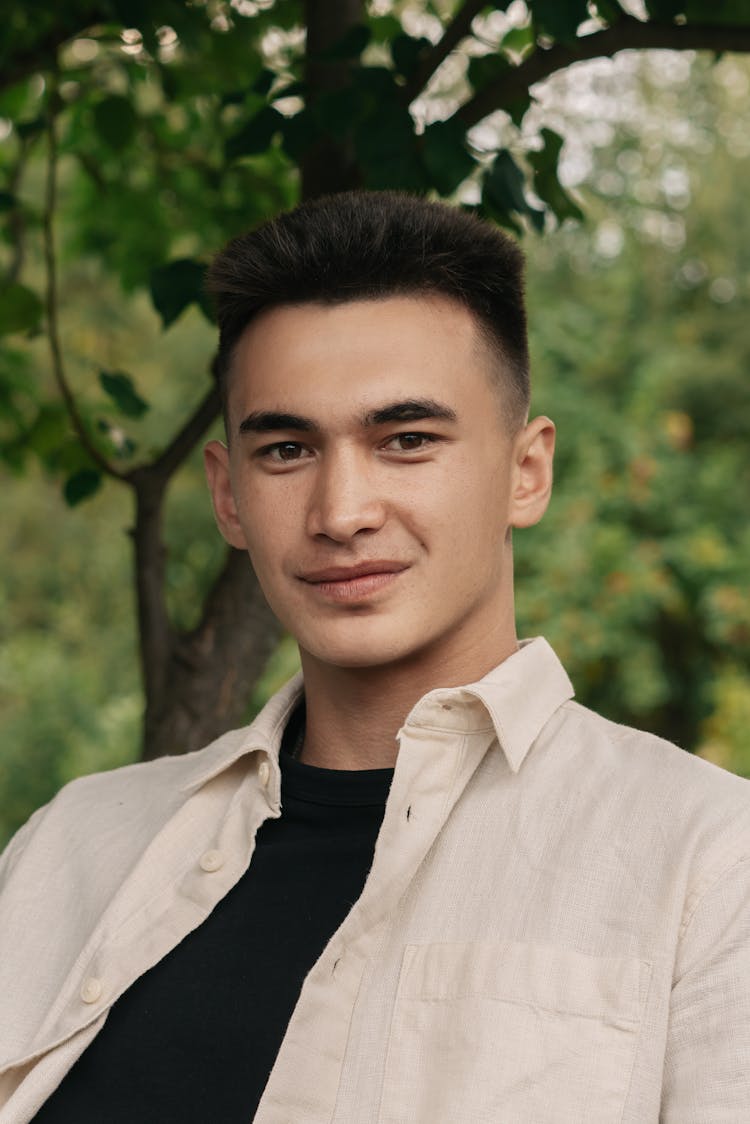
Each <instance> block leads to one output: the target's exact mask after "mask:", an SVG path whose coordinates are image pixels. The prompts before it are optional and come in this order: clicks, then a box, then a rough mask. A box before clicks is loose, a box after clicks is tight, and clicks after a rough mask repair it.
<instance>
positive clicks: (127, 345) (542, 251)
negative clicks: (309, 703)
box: [0, 52, 750, 845]
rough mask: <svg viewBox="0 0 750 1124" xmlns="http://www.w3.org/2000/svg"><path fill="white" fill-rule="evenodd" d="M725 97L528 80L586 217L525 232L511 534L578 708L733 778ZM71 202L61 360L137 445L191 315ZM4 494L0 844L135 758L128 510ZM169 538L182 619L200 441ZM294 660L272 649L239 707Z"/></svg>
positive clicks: (48, 474) (192, 612)
mask: <svg viewBox="0 0 750 1124" xmlns="http://www.w3.org/2000/svg"><path fill="white" fill-rule="evenodd" d="M749 91H750V65H748V63H747V62H746V61H745V60H744V59H742V58H740V57H739V56H724V57H723V58H720V59H719V60H718V61H716V62H708V61H706V60H705V59H703V58H699V57H694V56H692V55H681V56H680V57H679V58H678V57H677V56H674V55H666V54H665V53H661V52H659V53H652V54H649V55H641V56H635V55H628V56H625V57H623V58H621V59H619V60H618V61H617V63H610V62H603V63H592V64H588V65H587V66H586V67H579V68H576V70H575V72H572V73H571V74H566V75H562V76H560V77H559V79H553V80H552V81H551V82H550V83H548V84H547V85H546V86H545V88H544V90H543V91H542V92H541V93H540V97H539V100H540V108H539V113H540V114H542V115H543V116H544V120H545V121H546V122H549V121H550V120H552V122H553V125H554V127H555V128H557V129H558V131H559V132H560V133H561V134H562V135H563V136H565V138H566V146H565V149H564V152H563V159H562V163H561V172H560V174H561V180H563V182H565V184H566V186H567V187H568V188H569V190H571V191H572V192H573V193H574V194H575V195H576V197H577V198H578V199H579V200H580V202H581V205H582V209H583V211H584V213H585V220H584V221H583V222H581V223H573V222H566V223H563V225H562V226H560V227H558V228H557V229H556V230H552V231H550V232H548V233H546V234H544V235H543V236H541V235H538V234H535V233H533V232H527V233H526V235H525V237H524V246H525V250H526V253H527V255H528V292H529V310H530V325H531V342H532V357H533V370H534V380H535V383H534V385H535V390H534V400H533V407H534V412H544V413H547V414H549V415H550V416H551V417H552V418H553V419H555V421H556V422H557V425H558V430H559V445H558V458H557V480H556V489H555V496H554V500H553V503H552V506H551V509H550V511H549V513H548V515H547V517H546V519H545V520H544V522H543V523H542V524H541V525H540V526H539V527H538V528H534V529H532V530H530V531H527V532H524V533H523V534H519V535H517V538H516V558H517V575H518V576H517V598H518V615H519V631H520V633H521V634H522V635H532V634H537V633H544V634H545V635H546V636H547V638H548V639H549V640H550V641H551V643H552V644H553V646H554V647H555V648H556V650H557V652H558V654H559V655H560V656H561V658H562V659H563V661H564V663H565V664H566V667H567V669H568V671H569V673H570V675H571V678H572V679H573V682H574V685H575V687H576V691H577V695H578V698H579V700H580V701H582V702H584V703H586V704H587V705H591V706H593V707H595V708H596V709H598V710H599V711H601V712H602V713H604V714H605V715H607V716H609V717H612V718H614V719H615V720H618V721H623V722H628V723H631V724H636V725H639V726H642V727H644V728H647V729H650V730H654V731H656V732H657V733H659V734H662V735H663V736H665V737H668V738H670V739H672V740H674V741H676V742H678V744H680V745H682V746H683V747H684V748H686V749H688V750H691V751H693V752H697V753H700V754H702V755H703V756H705V757H707V758H708V759H710V760H712V761H714V762H716V763H718V764H720V765H722V766H724V767H726V768H729V769H732V770H734V771H736V772H738V773H742V774H745V775H750V742H749V740H748V733H747V731H748V729H750V597H749V596H748V578H749V577H750V520H749V519H748V512H749V508H750V439H749V436H748V435H749V434H750V332H749V331H748V323H750V318H749V317H748V311H749V305H750V300H749V298H750V215H749V214H748V202H747V200H748V181H749V179H750V176H749V173H750V97H748V92H749ZM532 127H534V126H533V121H532V122H531V123H530V124H529V128H532ZM39 175H41V171H40V173H39ZM68 190H69V192H70V197H69V200H68V204H67V208H68V209H67V215H66V220H65V221H66V223H67V224H68V226H67V227H66V229H65V230H64V231H63V238H62V241H63V245H64V251H63V270H64V290H63V297H62V300H63V312H64V319H63V337H64V338H63V342H64V346H65V349H66V353H67V355H68V358H69V362H70V364H71V367H72V369H73V370H74V373H75V372H76V370H77V369H78V368H80V370H84V369H85V368H86V366H87V364H88V365H89V366H90V364H91V360H92V357H95V361H96V363H97V364H99V365H101V366H104V367H109V368H111V369H113V370H114V369H118V367H122V366H126V368H127V369H137V370H138V371H139V379H140V380H141V383H143V384H147V385H148V393H149V401H150V403H151V406H152V408H151V410H150V411H149V413H148V414H146V415H145V416H144V418H143V420H142V421H139V422H138V423H137V426H136V429H137V435H138V441H139V443H140V445H141V447H142V448H145V449H148V448H149V447H151V446H154V447H157V446H158V445H159V443H160V442H161V441H162V440H163V437H164V434H163V433H162V432H161V427H162V426H163V419H164V418H170V417H173V418H176V417H179V416H181V415H183V414H184V413H185V410H186V405H187V404H189V403H192V402H194V401H195V400H196V399H197V397H198V396H199V393H200V387H201V386H202V385H203V380H205V369H206V366H207V364H208V362H209V361H210V357H211V354H212V349H213V343H214V333H213V330H212V328H211V326H210V325H209V324H208V323H207V321H206V320H205V319H204V318H203V317H202V316H201V314H200V313H199V311H198V310H197V309H196V308H194V307H193V308H192V309H191V310H189V311H188V312H187V313H186V314H185V315H183V316H182V317H181V319H180V320H179V321H178V322H177V323H176V324H175V325H173V326H172V327H171V328H170V330H169V331H168V332H166V333H165V332H162V330H161V324H160V321H159V319H158V317H157V315H156V313H155V311H154V309H153V307H152V306H151V304H150V302H149V301H148V299H147V297H146V296H145V295H144V294H143V293H138V292H136V291H134V292H131V293H128V292H125V291H123V289H122V288H120V287H119V286H118V285H117V284H116V283H115V282H114V280H113V279H112V278H111V277H109V276H107V275H105V274H103V272H102V271H101V269H100V268H99V267H98V265H97V262H96V261H95V260H94V258H93V257H92V256H91V255H90V254H89V253H88V252H87V246H86V245H85V244H82V243H81V239H80V237H79V236H78V233H77V229H76V214H77V213H78V214H82V213H83V211H85V210H86V209H87V208H88V209H91V208H96V207H97V206H99V205H101V208H102V213H103V214H104V212H106V208H107V203H106V200H102V201H97V200H96V199H95V198H94V197H93V196H92V195H91V192H90V189H86V190H84V189H83V188H82V187H81V185H80V183H78V182H76V183H73V182H72V181H71V183H70V184H69V185H68ZM287 191H288V188H287V187H286V186H284V185H282V186H280V188H279V204H280V203H281V202H283V199H284V197H285V192H287ZM87 192H88V194H87ZM256 204H257V205H258V206H260V204H258V203H257V201H256ZM263 205H265V206H268V205H269V201H267V200H266V201H264V203H263ZM252 217H253V216H252V215H249V221H251V220H252ZM102 221H103V220H102ZM138 222H139V216H138V214H137V213H130V214H123V215H122V222H121V237H122V240H123V242H122V244H121V245H118V244H117V243H113V245H112V253H113V254H115V255H116V254H118V253H120V254H121V253H127V252H132V247H133V245H135V246H136V248H137V244H138V239H139V238H146V237H148V232H147V231H145V232H140V233H139V231H138ZM84 225H85V229H86V237H88V238H89V239H90V238H92V237H94V235H93V234H92V222H91V221H89V222H88V224H87V225H86V224H84ZM32 273H33V267H32ZM29 356H31V358H29ZM3 363H4V369H3V378H4V379H5V382H6V384H8V385H10V384H11V383H14V385H16V387H17V386H18V385H19V384H21V383H23V381H24V380H29V379H31V380H35V381H38V382H39V383H44V382H45V380H46V381H49V378H50V376H49V372H48V369H47V368H48V361H47V358H46V352H45V349H44V344H43V341H42V340H41V339H39V340H36V341H32V343H31V344H30V345H29V344H27V343H26V342H24V343H23V346H21V343H20V342H19V343H18V346H15V345H14V344H13V342H12V340H11V343H10V344H9V345H8V346H7V347H6V348H5V349H4V351H3ZM14 380H15V382H14ZM55 424H56V422H55V421H54V419H53V418H50V420H49V425H50V433H51V437H50V440H54V439H55V438H54V435H53V433H52V431H53V430H54V426H55ZM36 440H37V441H38V442H40V443H41V444H42V445H43V443H44V419H43V418H42V419H41V420H40V421H39V431H38V432H37V434H36ZM0 479H1V482H2V495H3V501H2V524H3V547H4V549H3V552H2V562H1V564H2V583H1V584H0V606H1V609H2V612H1V614H0V622H1V623H0V728H1V729H2V741H0V845H1V844H2V842H4V840H5V839H7V837H8V836H9V835H10V833H11V832H12V831H13V830H15V828H16V827H17V826H18V825H19V824H20V823H22V822H23V821H24V820H25V819H26V817H27V816H28V815H29V813H30V812H31V811H32V810H33V809H34V808H35V807H37V806H38V805H39V804H41V803H43V802H44V801H46V800H47V799H49V798H50V796H51V795H52V794H53V793H54V792H55V791H56V790H57V789H58V788H59V787H60V786H61V785H62V784H63V783H65V782H66V781H67V780H69V779H71V778H72V777H74V776H76V775H78V774H80V773H83V772H87V771H92V770H98V769H104V768H110V767H113V766H117V765H120V764H123V763H126V762H129V761H133V760H136V759H137V757H138V754H139V740H140V733H139V726H140V718H141V711H142V696H141V689H140V685H139V672H138V662H137V652H136V636H135V619H134V596H133V590H132V575H131V556H130V544H129V540H128V528H129V526H130V525H131V522H132V511H131V508H130V497H129V496H128V494H126V493H125V492H124V490H122V489H117V488H115V487H112V486H107V487H105V488H104V489H102V490H100V491H99V492H98V493H97V494H96V495H94V496H93V498H91V499H90V500H89V501H87V502H86V503H82V504H81V505H79V506H76V507H73V508H70V507H69V506H67V505H66V503H65V502H64V499H63V497H62V493H61V484H60V479H59V474H56V473H54V472H52V471H45V469H44V467H42V464H41V462H40V459H39V458H37V459H19V461H18V464H17V465H16V466H15V468H14V466H13V464H12V463H10V462H9V461H8V460H7V459H6V462H5V464H3V465H2V466H1V467H0ZM167 539H168V541H169V543H170V551H169V557H168V570H167V578H168V598H169V603H170V608H171V610H172V612H173V614H174V618H175V620H176V621H177V622H179V623H180V624H182V625H184V626H189V625H190V624H192V623H194V622H195V620H196V617H197V613H198V609H199V606H200V603H201V598H202V596H203V593H204V591H205V589H206V587H207V584H208V581H209V580H210V576H211V575H212V574H214V573H215V571H216V569H217V567H218V566H219V564H220V560H221V558H222V554H223V551H222V545H221V542H220V540H219V537H218V534H217V532H216V531H215V529H214V526H213V521H212V517H211V514H210V511H209V504H208V497H207V493H206V489H205V486H204V484H203V480H202V474H201V469H200V463H199V456H198V454H196V455H194V456H193V457H192V458H191V459H190V461H189V463H188V464H187V465H186V467H185V468H184V469H183V470H182V471H181V473H180V475H179V478H178V479H177V482H176V484H175V486H174V487H173V488H172V490H171V493H170V496H169V500H168V506H167ZM295 666H296V652H295V649H294V645H293V644H292V643H291V641H290V640H289V639H288V638H287V639H284V640H283V641H282V643H281V646H280V647H279V649H278V651H277V652H276V654H275V655H274V657H273V658H272V660H271V663H270V665H269V667H268V669H267V672H266V674H265V676H264V677H263V680H262V681H261V683H260V684H259V685H258V686H257V688H256V689H255V691H254V694H253V697H252V699H250V700H248V708H247V717H250V716H251V715H252V714H253V713H254V712H255V711H256V710H257V709H258V707H259V706H260V705H261V704H262V702H263V701H264V699H265V698H266V697H267V696H268V693H269V692H270V691H271V690H272V689H274V688H276V687H277V686H278V685H279V684H280V683H281V682H282V681H283V680H284V679H285V678H286V677H287V676H288V675H289V674H290V673H291V672H292V671H293V670H294V668H295Z"/></svg>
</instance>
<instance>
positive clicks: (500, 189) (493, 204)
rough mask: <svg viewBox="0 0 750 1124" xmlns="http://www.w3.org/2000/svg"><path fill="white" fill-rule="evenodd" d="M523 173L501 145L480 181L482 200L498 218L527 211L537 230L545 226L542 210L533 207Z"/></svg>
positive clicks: (500, 219) (501, 218) (487, 208)
mask: <svg viewBox="0 0 750 1124" xmlns="http://www.w3.org/2000/svg"><path fill="white" fill-rule="evenodd" d="M524 186H525V181H524V175H523V172H522V171H521V169H520V168H519V166H518V164H516V162H515V160H514V159H513V157H512V156H511V154H510V152H508V150H507V149H502V150H501V151H500V152H498V154H497V156H496V157H495V161H494V163H493V165H492V167H491V168H490V169H489V171H488V172H486V173H485V175H484V178H483V181H482V204H483V206H484V207H485V209H486V210H487V211H488V212H489V213H490V214H492V215H495V216H496V217H497V218H498V220H499V221H501V222H502V221H504V219H507V218H508V217H511V218H512V216H513V214H519V215H526V217H527V218H528V219H529V220H530V221H531V224H532V226H534V228H535V229H536V230H542V229H543V227H544V211H540V210H538V209H537V208H536V207H532V206H531V204H530V203H529V202H528V200H527V199H526V194H525V191H524Z"/></svg>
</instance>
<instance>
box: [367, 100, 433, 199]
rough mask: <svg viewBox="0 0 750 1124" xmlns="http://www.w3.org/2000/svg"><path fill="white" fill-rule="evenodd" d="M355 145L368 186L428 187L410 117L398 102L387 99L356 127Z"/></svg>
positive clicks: (422, 188)
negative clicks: (371, 115) (373, 113)
mask: <svg viewBox="0 0 750 1124" xmlns="http://www.w3.org/2000/svg"><path fill="white" fill-rule="evenodd" d="M355 148H356V154H357V160H358V162H359V164H360V167H361V168H362V171H363V173H364V181H365V182H364V186H365V187H368V188H370V189H371V190H373V191H383V190H386V189H388V188H396V189H401V190H403V191H424V190H425V189H426V188H427V187H428V186H429V183H428V181H427V180H426V177H425V172H424V168H423V165H422V162H421V161H420V159H419V156H418V155H417V147H416V140H415V137H414V126H413V122H412V119H411V116H410V114H409V111H408V109H407V108H406V107H405V106H403V105H401V104H399V103H398V102H395V101H394V102H389V101H386V102H385V103H384V104H382V105H381V106H380V108H379V110H378V111H377V113H376V114H375V115H373V117H372V118H369V119H368V120H367V121H366V122H365V123H364V124H363V125H362V126H361V127H360V128H359V129H358V130H357V134H356V137H355Z"/></svg>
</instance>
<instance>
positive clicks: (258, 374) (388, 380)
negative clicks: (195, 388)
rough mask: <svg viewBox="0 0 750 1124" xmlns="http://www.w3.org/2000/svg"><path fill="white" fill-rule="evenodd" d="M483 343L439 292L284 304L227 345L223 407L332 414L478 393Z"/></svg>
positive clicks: (464, 313) (482, 384)
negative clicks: (226, 392)
mask: <svg viewBox="0 0 750 1124" xmlns="http://www.w3.org/2000/svg"><path fill="white" fill-rule="evenodd" d="M487 371H488V357H487V348H486V345H485V344H484V342H483V339H482V337H481V334H480V332H479V331H478V329H477V326H476V323H475V320H474V318H473V316H472V314H471V313H470V312H469V311H468V310H467V309H466V308H464V307H463V306H462V305H460V304H459V303H457V302H456V301H452V300H450V299H449V298H445V297H440V296H426V297H422V296H414V297H412V296H399V297H388V298H385V299H378V300H357V301H351V302H348V303H346V304H336V305H321V304H302V305H283V306H280V307H277V308H273V309H270V310H268V311H266V312H263V313H261V314H260V315H259V316H258V317H257V318H256V319H255V320H254V321H253V322H252V323H251V324H250V325H249V327H248V328H247V329H246V330H245V332H244V333H243V335H242V336H241V337H240V339H239V341H238V344H237V346H236V349H235V353H234V357H233V362H232V374H231V379H230V387H229V406H230V413H232V414H233V415H235V416H236V415H237V413H238V412H240V411H241V412H242V413H246V412H248V411H250V410H256V409H277V408H292V407H293V408H294V409H295V410H296V411H299V412H306V413H314V414H316V415H318V414H320V413H321V412H322V413H323V414H324V415H330V416H334V415H337V414H340V413H342V411H347V410H350V411H356V412H360V413H361V412H362V411H363V410H367V409H368V408H372V407H373V406H376V405H377V404H378V403H379V402H381V401H383V400H389V401H391V400H396V399H398V398H407V397H408V398H414V397H427V396H429V397H432V398H435V397H438V396H440V397H441V399H447V400H449V401H451V403H452V404H455V403H458V402H459V401H460V400H461V398H462V397H464V396H465V395H466V394H467V393H468V392H470V391H471V390H472V389H474V390H475V391H477V392H479V393H480V394H481V393H482V392H486V391H487V390H488V389H489V387H490V381H489V379H488V377H487Z"/></svg>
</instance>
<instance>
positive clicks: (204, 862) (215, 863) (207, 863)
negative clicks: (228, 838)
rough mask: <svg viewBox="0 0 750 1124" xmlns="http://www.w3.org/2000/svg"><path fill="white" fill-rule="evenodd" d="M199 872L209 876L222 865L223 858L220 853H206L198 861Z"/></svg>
mask: <svg viewBox="0 0 750 1124" xmlns="http://www.w3.org/2000/svg"><path fill="white" fill-rule="evenodd" d="M199 863H200V868H201V870H205V871H206V872H207V873H208V874H211V873H212V872H213V871H214V870H218V869H219V867H222V866H223V865H224V856H223V855H222V853H221V851H206V852H205V853H204V854H202V855H201V857H200V859H199Z"/></svg>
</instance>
